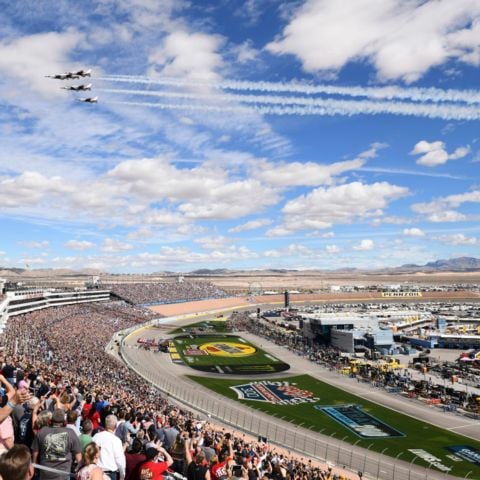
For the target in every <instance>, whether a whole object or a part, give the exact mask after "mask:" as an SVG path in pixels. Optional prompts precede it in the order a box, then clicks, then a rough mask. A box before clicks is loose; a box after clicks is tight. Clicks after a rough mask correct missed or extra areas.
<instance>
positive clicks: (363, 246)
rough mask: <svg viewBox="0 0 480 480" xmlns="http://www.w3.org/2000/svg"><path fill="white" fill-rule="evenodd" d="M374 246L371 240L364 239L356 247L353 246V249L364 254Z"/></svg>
mask: <svg viewBox="0 0 480 480" xmlns="http://www.w3.org/2000/svg"><path fill="white" fill-rule="evenodd" d="M374 246H375V244H374V243H373V241H372V240H370V239H368V238H366V239H364V240H362V241H361V242H360V243H359V244H358V245H354V246H353V249H354V250H356V251H358V252H364V251H367V250H372V248H373V247H374Z"/></svg>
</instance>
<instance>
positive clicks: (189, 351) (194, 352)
mask: <svg viewBox="0 0 480 480" xmlns="http://www.w3.org/2000/svg"><path fill="white" fill-rule="evenodd" d="M183 354H184V355H188V356H190V357H195V356H199V355H208V353H207V352H204V351H203V350H199V349H198V348H187V349H186V350H184V351H183Z"/></svg>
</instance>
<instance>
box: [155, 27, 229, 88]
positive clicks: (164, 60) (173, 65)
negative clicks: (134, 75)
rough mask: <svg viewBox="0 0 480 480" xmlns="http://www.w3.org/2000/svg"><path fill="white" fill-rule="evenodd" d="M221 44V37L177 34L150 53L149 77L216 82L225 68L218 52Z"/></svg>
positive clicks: (202, 34) (172, 34)
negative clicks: (219, 71) (157, 76)
mask: <svg viewBox="0 0 480 480" xmlns="http://www.w3.org/2000/svg"><path fill="white" fill-rule="evenodd" d="M222 44H223V39H222V37H220V36H218V35H207V34H205V33H198V32H195V33H189V32H186V31H174V32H173V33H170V34H169V35H167V37H166V38H165V40H164V41H163V45H162V46H161V47H159V48H157V49H155V50H154V51H153V52H152V53H151V54H150V57H149V63H150V69H149V74H151V75H156V74H160V75H165V76H172V77H180V78H184V77H192V78H196V79H202V80H217V79H218V78H219V75H218V73H217V72H218V70H219V69H220V68H221V67H222V65H223V60H222V57H221V55H220V54H219V53H218V50H219V49H220V47H221V46H222Z"/></svg>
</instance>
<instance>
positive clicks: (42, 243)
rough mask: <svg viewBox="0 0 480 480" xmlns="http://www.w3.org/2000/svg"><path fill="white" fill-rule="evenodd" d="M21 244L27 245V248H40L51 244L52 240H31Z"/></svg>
mask: <svg viewBox="0 0 480 480" xmlns="http://www.w3.org/2000/svg"><path fill="white" fill-rule="evenodd" d="M21 244H22V246H23V247H26V248H38V249H44V248H48V247H49V246H50V242H49V241H48V240H42V241H36V240H32V241H30V242H22V243H21Z"/></svg>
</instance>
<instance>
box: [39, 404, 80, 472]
mask: <svg viewBox="0 0 480 480" xmlns="http://www.w3.org/2000/svg"><path fill="white" fill-rule="evenodd" d="M65 424H66V423H65V411H64V410H62V409H59V408H57V409H55V410H54V412H53V414H52V421H51V426H50V427H43V428H42V429H41V430H40V431H39V432H38V434H37V436H36V437H35V439H34V440H33V445H32V451H33V463H38V464H39V465H42V466H45V467H50V468H54V469H57V470H61V471H63V472H66V473H70V471H71V469H72V464H73V462H75V463H77V464H78V463H80V460H81V458H82V455H81V450H80V442H79V441H78V437H77V435H75V433H74V432H73V431H72V430H71V429H70V428H67V427H66V426H65ZM40 479H41V480H64V479H65V474H61V473H51V472H47V471H43V470H40Z"/></svg>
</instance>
